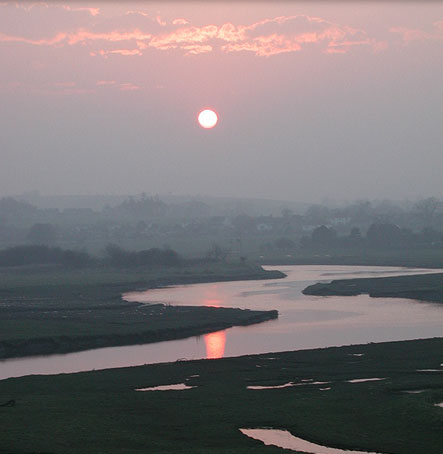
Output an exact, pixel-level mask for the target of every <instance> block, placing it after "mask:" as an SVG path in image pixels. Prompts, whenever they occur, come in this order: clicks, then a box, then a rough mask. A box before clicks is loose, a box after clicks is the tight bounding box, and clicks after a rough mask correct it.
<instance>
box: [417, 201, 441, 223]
mask: <svg viewBox="0 0 443 454" xmlns="http://www.w3.org/2000/svg"><path fill="white" fill-rule="evenodd" d="M441 206H442V203H441V202H440V200H438V199H436V198H435V197H429V198H427V199H423V200H420V201H418V202H417V203H416V204H415V206H414V209H415V212H416V214H417V216H418V218H419V219H420V220H421V222H422V223H423V225H424V226H425V227H430V226H431V225H432V223H433V221H434V218H435V214H436V212H437V211H438V209H439V208H440V207H441Z"/></svg>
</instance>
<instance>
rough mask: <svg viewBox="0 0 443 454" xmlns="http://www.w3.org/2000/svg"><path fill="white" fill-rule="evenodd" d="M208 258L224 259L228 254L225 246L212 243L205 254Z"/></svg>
mask: <svg viewBox="0 0 443 454" xmlns="http://www.w3.org/2000/svg"><path fill="white" fill-rule="evenodd" d="M206 255H207V257H208V258H210V259H213V260H215V261H217V262H218V261H222V262H224V261H225V260H226V257H227V256H228V251H227V250H226V249H225V248H222V247H221V246H220V245H219V244H217V243H213V244H212V246H211V249H210V250H209V251H208V253H207V254H206Z"/></svg>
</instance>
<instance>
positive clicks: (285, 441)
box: [240, 429, 380, 454]
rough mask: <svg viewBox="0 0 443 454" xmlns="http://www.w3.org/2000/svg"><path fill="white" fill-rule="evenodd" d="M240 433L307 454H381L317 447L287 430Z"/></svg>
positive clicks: (242, 430)
mask: <svg viewBox="0 0 443 454" xmlns="http://www.w3.org/2000/svg"><path fill="white" fill-rule="evenodd" d="M240 432H241V433H242V434H244V435H246V436H248V437H250V438H254V439H255V440H260V441H262V442H263V443H264V444H265V445H272V446H278V447H279V448H284V449H291V450H293V451H301V452H305V453H307V454H380V453H375V452H367V451H350V450H347V449H346V450H344V449H338V448H329V447H326V446H321V445H317V444H315V443H311V442H310V441H306V440H303V439H302V438H297V437H294V435H292V434H291V433H290V432H288V431H287V430H279V429H240Z"/></svg>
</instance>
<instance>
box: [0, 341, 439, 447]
mask: <svg viewBox="0 0 443 454" xmlns="http://www.w3.org/2000/svg"><path fill="white" fill-rule="evenodd" d="M442 351H443V339H428V340H420V341H405V342H395V343H383V344H369V345H363V346H351V347H340V348H328V349H322V350H310V351H309V350H307V351H298V352H286V353H272V354H271V353H269V354H264V355H257V356H247V357H240V358H230V359H229V358H228V359H221V360H202V361H190V362H177V363H169V364H157V365H148V366H142V367H133V368H123V369H113V370H106V371H96V372H86V373H79V374H70V375H66V374H63V375H58V376H31V377H23V378H16V379H8V380H4V381H1V382H0V403H2V402H7V401H9V400H15V405H14V406H9V407H0V424H1V427H2V430H1V431H0V452H3V453H10V454H14V453H17V454H18V453H72V454H74V453H91V454H92V453H132V454H135V453H178V452H180V453H217V454H218V453H232V454H244V453H250V452H256V453H278V452H285V451H283V450H282V449H279V448H274V447H265V446H264V445H263V444H262V443H261V442H259V441H256V440H252V439H250V438H248V437H246V436H244V435H242V434H241V433H240V432H239V428H256V427H272V428H278V429H287V430H289V431H290V432H291V433H292V434H293V435H295V436H298V437H301V438H304V439H307V440H309V441H312V442H315V443H318V444H321V445H325V446H333V447H339V448H343V449H345V448H347V449H355V450H365V451H371V452H378V453H386V454H439V453H441V448H442V446H443V431H442V430H441V428H442V427H443V408H441V407H437V406H435V404H438V403H440V402H443V372H442V371H443V367H441V366H440V364H441V362H442V356H441V353H442ZM356 355H359V356H356ZM426 369H431V370H432V369H437V370H440V372H431V371H421V370H426ZM375 377H378V378H384V380H380V381H369V382H361V383H349V380H352V379H366V378H375ZM307 380H311V381H313V382H328V383H325V384H309V383H310V382H309V381H307ZM287 382H293V383H294V384H295V385H296V386H292V387H287V388H277V389H264V390H251V389H247V386H251V385H266V386H271V385H281V384H284V383H287ZM177 383H186V384H188V385H191V386H195V388H193V389H189V390H184V391H161V392H160V391H157V392H137V391H135V389H138V388H145V387H150V386H156V385H167V384H177ZM325 388H330V389H329V390H325ZM321 389H324V390H321ZM411 390H419V391H422V392H421V393H418V394H409V393H407V392H406V391H411Z"/></svg>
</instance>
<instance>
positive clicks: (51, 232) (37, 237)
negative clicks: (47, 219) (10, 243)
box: [27, 223, 57, 245]
mask: <svg viewBox="0 0 443 454" xmlns="http://www.w3.org/2000/svg"><path fill="white" fill-rule="evenodd" d="M27 239H28V242H29V243H32V244H44V245H51V244H54V243H55V242H56V240H57V230H56V228H55V227H54V226H53V225H52V224H40V223H39V224H34V225H33V226H32V227H31V228H30V229H29V232H28V236H27Z"/></svg>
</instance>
